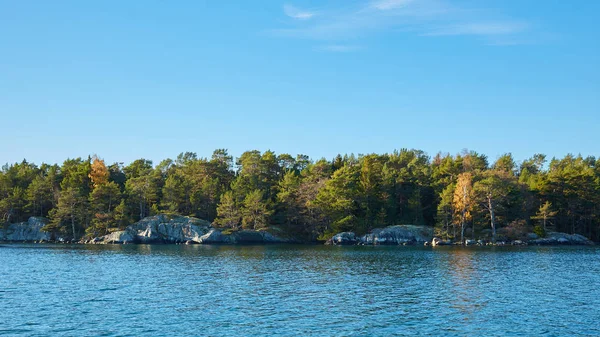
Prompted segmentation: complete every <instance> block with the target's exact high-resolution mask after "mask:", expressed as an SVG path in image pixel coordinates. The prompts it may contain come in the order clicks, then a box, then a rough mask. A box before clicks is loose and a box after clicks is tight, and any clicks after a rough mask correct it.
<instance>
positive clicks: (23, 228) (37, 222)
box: [0, 217, 52, 241]
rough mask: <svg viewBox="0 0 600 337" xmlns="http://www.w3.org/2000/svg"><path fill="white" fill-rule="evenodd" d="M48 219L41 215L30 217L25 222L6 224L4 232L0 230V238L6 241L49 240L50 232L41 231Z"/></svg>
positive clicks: (50, 237)
mask: <svg viewBox="0 0 600 337" xmlns="http://www.w3.org/2000/svg"><path fill="white" fill-rule="evenodd" d="M47 223H48V220H47V219H45V218H41V217H30V218H29V219H28V220H27V221H26V222H19V223H13V224H10V225H8V226H7V228H6V232H4V230H0V240H6V241H50V240H51V239H52V234H51V233H49V232H44V231H42V227H44V226H45V225H46V224H47Z"/></svg>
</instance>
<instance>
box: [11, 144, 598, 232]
mask: <svg viewBox="0 0 600 337" xmlns="http://www.w3.org/2000/svg"><path fill="white" fill-rule="evenodd" d="M158 213H171V214H179V215H186V216H194V217H198V218H202V219H206V220H209V221H211V222H212V223H213V225H214V226H217V227H222V228H228V229H230V230H238V229H241V228H247V229H265V228H269V227H278V228H280V229H281V230H284V231H286V232H287V233H288V234H290V235H294V236H296V237H299V238H303V239H305V240H315V239H325V238H328V237H330V236H331V235H333V234H335V233H337V232H341V231H354V232H357V233H359V234H360V233H366V232H368V231H370V230H371V229H373V228H376V227H383V226H388V225H396V224H415V225H427V226H436V228H437V232H438V235H444V236H447V237H449V238H454V239H457V240H458V239H462V237H463V235H468V234H469V233H470V235H472V236H477V237H480V236H487V237H492V238H495V233H496V231H504V232H519V231H521V232H527V231H532V230H533V229H534V227H536V232H542V233H543V230H544V229H552V230H557V231H563V232H568V233H578V234H582V235H585V236H587V237H589V238H591V239H593V240H596V241H598V239H600V160H597V159H595V158H594V157H586V158H583V157H582V156H573V155H567V156H565V157H564V158H562V159H556V158H554V159H552V160H550V161H549V162H547V161H546V157H545V156H544V155H541V154H536V155H534V156H533V157H532V158H530V159H527V160H525V161H523V162H522V163H520V164H518V165H517V163H515V161H514V159H513V157H512V156H511V154H505V155H502V156H501V157H500V158H499V159H498V160H496V161H495V162H494V163H491V164H490V163H489V162H488V158H487V157H486V156H485V155H482V154H478V153H476V152H473V151H471V152H467V151H464V152H463V153H461V154H458V155H455V156H451V155H442V154H438V155H436V156H435V157H433V158H430V157H429V156H427V155H426V154H425V153H424V152H423V151H419V150H407V149H402V150H399V151H395V152H393V153H391V154H382V155H379V154H368V155H359V156H354V155H344V156H342V155H338V156H337V157H335V158H333V159H332V160H326V159H320V160H317V161H312V160H310V159H309V157H307V156H305V155H298V156H296V157H293V156H291V155H289V154H280V155H277V154H275V153H274V152H272V151H266V152H263V153H261V152H260V151H256V150H255V151H248V152H245V153H243V154H242V155H241V156H240V157H239V158H237V159H236V160H235V162H234V160H233V157H232V156H230V155H229V154H228V152H227V151H226V150H223V149H219V150H216V151H214V153H213V155H212V157H211V158H198V157H197V155H196V154H195V153H191V152H186V153H182V154H180V155H179V156H177V158H176V159H175V160H171V159H166V160H163V161H162V162H160V163H159V164H158V165H156V166H155V165H153V163H152V162H151V161H149V160H146V159H138V160H136V161H134V162H132V163H131V164H129V165H128V166H124V165H123V164H122V163H114V164H111V165H106V164H105V163H104V161H103V160H102V159H99V158H98V157H96V156H94V157H88V158H86V159H82V158H76V159H67V160H65V161H64V163H63V164H62V165H61V166H59V165H48V164H41V165H40V166H37V165H35V164H32V163H29V162H27V161H25V160H23V162H21V163H16V164H13V165H8V164H7V165H5V166H3V167H2V170H1V172H0V215H1V216H2V219H1V220H2V222H3V223H4V224H8V223H14V222H20V221H25V220H27V219H28V218H29V217H30V216H41V217H48V218H49V219H50V221H49V224H48V225H47V226H46V228H45V229H46V230H48V231H54V232H61V233H63V234H66V235H70V236H74V237H75V238H80V237H93V236H98V235H104V234H106V233H108V232H109V231H111V230H114V229H117V228H124V227H125V226H127V225H128V224H130V223H132V222H134V221H137V220H139V219H141V218H143V217H146V216H148V215H153V214H158ZM465 230H466V232H465Z"/></svg>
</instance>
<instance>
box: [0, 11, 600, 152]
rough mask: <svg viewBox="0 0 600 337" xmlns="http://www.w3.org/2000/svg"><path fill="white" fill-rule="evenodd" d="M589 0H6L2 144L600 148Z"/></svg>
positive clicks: (73, 147) (0, 17) (597, 36)
mask: <svg viewBox="0 0 600 337" xmlns="http://www.w3.org/2000/svg"><path fill="white" fill-rule="evenodd" d="M598 13H600V1H589V0H579V1H539V0H535V1H534V0H506V1H500V0H477V1H475V0H471V1H453V0H412V1H411V0H372V1H370V0H356V1H351V0H336V1H327V0H322V1H304V0H298V1H288V2H286V1H272V0H269V1H247V0H231V1H221V0H213V1H201V0H197V1H183V0H182V1H155V0H145V1H121V0H109V1H79V0H61V1H15V0H11V1H5V0H0V115H1V121H2V122H1V124H0V125H1V129H0V134H1V135H2V141H1V142H0V162H1V163H6V162H16V161H20V160H22V159H23V158H26V159H28V160H29V161H33V162H35V163H38V164H39V163H41V162H42V161H43V162H49V163H55V162H59V163H60V162H62V161H63V160H64V159H66V158H69V157H70V158H73V157H78V156H87V155H88V154H98V155H99V156H100V157H102V158H104V159H106V161H107V162H116V161H118V162H125V163H129V162H131V161H133V160H135V159H137V158H147V159H152V160H153V161H154V162H155V163H158V162H159V161H160V160H162V159H165V158H174V157H176V156H177V154H178V153H180V152H183V151H193V152H197V153H198V155H199V156H202V157H204V156H210V154H211V153H212V151H213V150H214V149H216V148H227V149H229V151H230V153H231V154H233V155H235V156H238V155H240V154H241V153H242V152H243V151H245V150H251V149H259V150H261V151H264V150H267V149H271V150H273V151H275V152H277V153H291V154H293V155H295V154H297V153H304V154H307V155H309V156H311V157H312V158H314V159H317V158H320V157H327V158H332V157H333V156H334V155H335V154H337V153H356V154H358V153H372V152H377V153H383V152H390V151H393V150H394V149H399V148H403V147H406V148H418V149H422V150H424V151H426V152H427V153H429V154H430V155H434V154H435V153H436V152H438V151H443V152H450V153H452V154H455V153H458V152H460V151H461V150H462V149H464V148H468V149H471V150H475V151H478V152H480V153H485V154H487V155H488V156H489V157H490V159H491V160H494V159H495V158H497V156H498V155H500V154H502V153H504V152H512V153H513V154H514V156H515V157H516V158H517V159H518V160H522V159H525V158H527V157H529V156H531V155H533V154H534V153H537V152H541V153H545V154H548V155H549V156H563V155H564V154H566V153H575V154H577V153H581V154H583V155H595V156H599V155H600V146H599V144H600V20H598Z"/></svg>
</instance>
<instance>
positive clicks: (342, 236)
mask: <svg viewBox="0 0 600 337" xmlns="http://www.w3.org/2000/svg"><path fill="white" fill-rule="evenodd" d="M46 223H47V219H44V218H39V217H31V218H29V220H28V221H27V222H21V223H16V224H10V225H9V226H7V227H6V228H0V242H35V243H45V242H56V243H81V244H131V243H134V244H229V245H232V244H274V243H308V242H302V241H301V240H297V239H294V238H288V237H285V236H284V235H283V234H284V233H283V232H281V233H279V232H278V231H277V229H276V228H271V229H269V231H266V230H239V231H227V230H222V229H219V228H214V227H212V226H211V224H210V223H209V222H208V221H205V220H201V219H197V218H192V217H185V216H171V215H165V214H161V215H155V216H151V217H147V218H144V219H142V220H140V221H138V222H136V223H134V224H132V225H129V226H127V227H126V228H125V229H124V230H120V231H114V232H112V233H110V234H107V235H104V236H100V237H95V238H92V239H88V240H73V239H72V238H70V237H67V236H64V237H62V236H57V235H53V234H52V233H49V232H44V231H42V228H43V227H44V226H45V225H46ZM325 244H328V245H335V246H345V245H421V246H433V247H436V246H452V245H463V244H462V243H460V242H453V241H449V240H442V239H440V238H438V237H435V236H434V232H433V228H432V227H428V226H414V225H397V226H389V227H385V228H377V229H373V230H372V231H371V232H370V233H368V234H366V235H362V236H358V235H356V234H355V233H353V232H342V233H338V234H336V235H334V236H333V237H332V238H331V239H329V240H328V241H327V242H326V243H325ZM464 245H466V246H490V245H493V246H505V245H513V246H521V245H594V242H592V241H590V240H589V239H588V238H586V237H584V236H582V235H579V234H566V233H559V232H549V233H548V234H547V235H546V237H544V238H540V237H538V236H537V235H535V234H533V233H529V234H528V235H527V238H526V239H519V240H498V241H496V242H491V241H489V240H466V241H465V243H464Z"/></svg>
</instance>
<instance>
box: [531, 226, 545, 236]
mask: <svg viewBox="0 0 600 337" xmlns="http://www.w3.org/2000/svg"><path fill="white" fill-rule="evenodd" d="M533 232H534V233H535V235H537V236H539V237H540V238H544V237H546V230H545V229H544V227H542V226H540V225H537V226H535V227H533Z"/></svg>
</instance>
